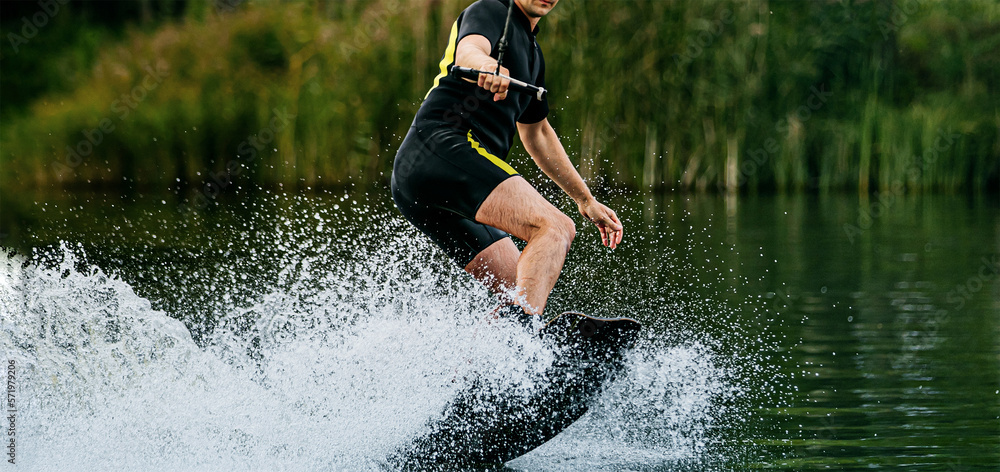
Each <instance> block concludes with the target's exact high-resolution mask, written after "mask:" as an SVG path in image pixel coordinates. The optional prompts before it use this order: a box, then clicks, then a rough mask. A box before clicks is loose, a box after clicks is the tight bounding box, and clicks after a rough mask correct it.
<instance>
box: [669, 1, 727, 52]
mask: <svg viewBox="0 0 1000 472" xmlns="http://www.w3.org/2000/svg"><path fill="white" fill-rule="evenodd" d="M734 21H736V16H735V15H734V14H733V11H732V10H730V9H728V8H726V9H724V10H722V13H721V14H720V15H719V17H718V18H716V19H715V20H714V21H712V22H711V23H710V27H709V29H706V30H703V31H700V32H699V33H698V34H696V35H693V36H689V37H688V38H687V41H685V47H684V52H683V53H681V54H674V64H676V65H677V66H686V65H688V64H690V63H691V62H692V61H694V60H695V59H697V58H699V57H701V55H702V54H703V53H704V52H705V50H706V49H708V48H710V47H712V45H713V44H715V41H716V40H717V39H719V37H720V36H722V34H723V33H724V32H725V31H726V26H727V25H731V24H733V22H734Z"/></svg>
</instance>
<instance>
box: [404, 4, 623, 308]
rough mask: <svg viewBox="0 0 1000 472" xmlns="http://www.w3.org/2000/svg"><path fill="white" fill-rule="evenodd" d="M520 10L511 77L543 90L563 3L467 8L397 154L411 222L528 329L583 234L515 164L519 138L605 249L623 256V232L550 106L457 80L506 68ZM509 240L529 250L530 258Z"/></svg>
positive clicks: (497, 82)
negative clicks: (573, 157) (541, 29)
mask: <svg viewBox="0 0 1000 472" xmlns="http://www.w3.org/2000/svg"><path fill="white" fill-rule="evenodd" d="M509 1H514V2H515V6H514V8H513V12H512V19H511V22H510V24H509V26H508V27H507V29H508V32H507V36H506V38H507V49H506V50H505V52H504V54H503V58H502V60H503V63H502V64H499V69H500V73H501V74H504V75H507V76H510V77H513V78H515V79H519V80H522V81H525V82H528V83H531V84H536V85H538V86H544V81H545V63H544V59H543V58H542V52H541V49H540V48H539V47H538V45H537V44H536V43H535V35H536V34H537V33H538V27H537V25H538V21H539V20H540V19H541V18H542V17H543V16H545V15H546V14H548V13H549V12H550V11H552V8H553V7H554V6H555V4H556V3H558V1H559V0H479V1H477V2H476V3H474V4H472V5H471V6H469V7H468V8H466V9H465V11H463V12H462V13H461V14H460V15H459V17H458V19H457V20H456V21H455V24H454V25H453V26H452V28H451V33H450V35H449V38H448V46H447V48H446V50H445V54H444V57H443V58H442V59H441V63H440V74H439V75H438V76H437V77H436V78H435V79H434V85H433V87H431V89H430V91H428V92H427V95H426V96H425V98H424V102H423V103H422V104H421V106H420V109H419V111H417V114H416V117H414V119H413V124H412V126H411V127H410V130H409V132H408V133H407V135H406V138H405V139H404V140H403V143H402V145H401V146H400V149H399V151H398V153H397V154H396V159H395V162H394V163H393V173H392V196H393V199H394V200H395V202H396V206H397V207H398V208H399V210H400V212H402V213H403V216H404V217H406V219H407V220H409V221H410V222H411V223H413V224H414V225H415V226H416V227H417V228H419V229H420V230H421V231H422V232H424V233H425V234H427V235H428V236H429V237H430V238H431V239H432V240H433V241H434V242H435V243H437V245H438V246H440V247H441V248H442V249H444V250H445V252H447V253H448V255H449V256H451V258H452V259H453V260H455V262H456V263H458V264H459V265H460V266H461V267H464V268H465V271H466V272H468V273H469V274H471V275H472V276H473V277H475V278H476V279H477V280H479V281H481V282H482V283H484V284H485V285H486V286H487V287H489V288H490V289H491V290H492V291H493V292H494V293H496V294H498V295H500V297H501V300H502V302H503V303H505V304H508V306H507V307H505V310H506V311H508V312H509V313H508V314H509V315H510V316H512V317H514V318H516V319H519V320H521V321H522V322H529V321H530V320H532V319H536V320H537V319H539V318H540V316H541V314H542V311H543V310H544V309H545V304H546V301H547V300H548V297H549V293H550V292H551V291H552V287H553V286H554V285H555V283H556V279H558V278H559V272H560V271H561V270H562V266H563V263H564V262H565V260H566V254H567V253H568V252H569V247H570V243H571V242H572V241H573V238H574V237H575V236H576V228H575V226H574V224H573V220H572V219H570V218H569V217H568V216H566V215H564V214H563V213H562V212H560V211H559V210H558V209H557V208H556V207H555V206H553V205H552V204H551V203H549V202H548V201H547V200H545V198H544V197H542V196H541V195H540V194H539V193H538V192H537V191H536V190H535V189H534V188H533V187H532V186H531V184H529V183H528V182H527V181H526V180H525V179H524V178H523V177H521V176H520V175H518V173H517V172H516V171H515V170H514V169H513V168H511V166H510V165H508V164H507V163H506V162H505V161H504V159H505V158H506V156H507V153H508V152H509V151H510V147H511V145H512V143H513V133H514V130H515V129H516V130H517V132H518V135H519V136H520V138H521V142H522V143H523V144H524V148H525V149H526V150H527V151H528V154H530V155H531V158H532V160H534V161H535V163H536V164H537V165H538V167H539V168H540V169H541V170H542V171H543V172H544V173H545V175H547V176H548V177H549V178H550V179H552V180H553V181H554V182H555V183H556V184H558V185H559V187H560V188H562V190H563V191H565V192H566V193H567V194H568V195H569V196H570V197H572V198H573V200H574V201H575V202H576V204H577V207H578V208H579V211H580V213H581V214H582V215H583V216H584V217H586V218H587V219H588V220H590V221H591V222H593V223H594V224H595V225H597V228H598V229H599V231H600V234H601V241H602V242H603V243H604V245H605V246H608V247H610V248H612V249H614V248H615V247H616V246H617V245H618V244H619V243H620V242H621V239H622V231H623V228H622V224H621V222H620V221H619V220H618V216H617V215H616V214H615V212H614V211H612V210H611V209H610V208H608V207H606V206H605V205H603V204H601V203H599V202H598V201H597V200H596V199H594V196H593V195H592V194H591V192H590V190H589V189H588V188H587V185H586V184H585V183H584V182H583V179H582V178H581V177H580V174H579V173H577V171H576V169H575V168H574V167H573V164H572V163H571V162H570V160H569V157H568V156H567V154H566V151H565V149H563V146H562V144H561V143H560V142H559V138H558V136H557V135H556V133H555V131H554V130H553V129H552V126H551V125H550V124H549V122H548V119H547V118H546V117H547V115H548V111H549V106H548V101H547V99H546V100H537V99H536V98H535V97H531V96H528V94H523V93H513V92H511V93H509V94H508V91H507V87H508V85H509V81H508V80H506V79H502V78H501V77H499V76H495V75H493V74H480V75H479V81H478V83H476V82H472V81H468V80H465V79H459V78H456V77H453V76H451V75H449V74H448V71H449V67H450V66H451V65H454V64H457V65H459V66H463V67H470V68H474V69H479V70H481V71H487V72H494V71H496V70H497V67H498V64H497V57H498V52H499V51H498V47H499V43H500V39H501V36H502V35H503V33H504V25H505V19H506V18H507V12H508V10H507V9H508V6H509V3H508V2H509ZM508 233H509V234H512V235H514V236H516V237H518V238H520V239H522V240H524V241H525V242H526V245H525V248H524V251H523V252H520V251H518V249H517V246H515V245H514V242H513V241H511V239H510V238H509V237H508Z"/></svg>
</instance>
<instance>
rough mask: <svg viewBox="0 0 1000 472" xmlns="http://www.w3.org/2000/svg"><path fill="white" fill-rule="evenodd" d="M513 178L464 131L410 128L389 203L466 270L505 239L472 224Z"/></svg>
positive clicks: (512, 173)
mask: <svg viewBox="0 0 1000 472" xmlns="http://www.w3.org/2000/svg"><path fill="white" fill-rule="evenodd" d="M515 175H518V174H517V171H515V170H514V169H513V168H512V167H511V166H510V165H508V164H507V163H506V162H504V161H503V160H502V159H500V158H498V157H496V156H495V155H493V154H491V153H490V152H489V151H488V150H486V149H484V148H483V146H482V145H481V144H479V142H478V141H477V140H476V139H475V138H474V137H473V135H472V132H471V131H468V130H461V129H456V128H454V127H452V126H450V125H448V124H434V125H426V126H420V127H418V126H412V127H410V131H409V132H408V133H406V138H404V139H403V144H402V145H400V147H399V151H398V152H397V153H396V159H395V161H394V162H393V166H392V199H393V200H394V201H395V202H396V207H398V208H399V211H400V212H401V213H402V214H403V216H404V217H405V218H406V219H407V220H409V222H410V223H413V225H414V226H416V227H417V228H418V229H420V231H422V232H423V233H424V234H426V235H427V236H430V238H431V239H432V240H433V241H434V242H435V243H436V244H437V245H438V246H440V247H441V249H444V251H445V252H446V253H448V255H449V256H450V257H451V258H452V260H454V261H455V263H457V264H458V265H459V266H461V267H465V266H466V265H468V264H469V262H472V259H474V258H475V257H476V254H479V253H480V252H481V251H482V250H483V249H486V248H487V247H488V246H490V245H491V244H493V243H495V242H496V241H499V240H500V239H503V238H506V237H507V233H505V232H503V231H500V230H499V229H496V228H494V227H492V226H488V225H485V224H482V223H477V222H476V221H475V219H476V211H478V210H479V206H480V205H482V204H483V201H485V200H486V197H487V196H489V194H490V192H492V191H493V189H494V188H496V186H497V185H500V182H503V181H504V180H507V179H508V178H510V177H513V176H515Z"/></svg>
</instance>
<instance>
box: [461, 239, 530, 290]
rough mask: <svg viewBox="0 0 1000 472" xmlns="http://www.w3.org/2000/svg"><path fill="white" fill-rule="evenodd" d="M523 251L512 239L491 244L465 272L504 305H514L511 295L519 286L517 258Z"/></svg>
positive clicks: (467, 266) (466, 267) (468, 265)
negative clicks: (498, 298) (497, 297)
mask: <svg viewBox="0 0 1000 472" xmlns="http://www.w3.org/2000/svg"><path fill="white" fill-rule="evenodd" d="M520 255H521V251H519V250H518V249H517V246H515V245H514V242H513V241H511V240H510V238H503V239H501V240H499V241H497V242H495V243H493V244H491V245H490V246H489V247H487V248H486V249H483V251H482V252H480V253H479V254H477V255H476V258H475V259H473V260H472V261H471V262H469V263H468V264H467V265H466V266H465V271H466V272H468V273H469V274H471V275H472V277H474V278H475V279H476V280H478V281H480V282H482V284H483V285H485V286H486V287H487V288H489V289H490V291H491V292H493V293H494V294H496V295H498V296H500V300H501V301H502V302H503V303H504V304H510V303H514V300H513V299H512V298H511V294H512V292H513V290H514V287H515V285H516V284H517V258H518V256H520Z"/></svg>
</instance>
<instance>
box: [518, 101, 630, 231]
mask: <svg viewBox="0 0 1000 472" xmlns="http://www.w3.org/2000/svg"><path fill="white" fill-rule="evenodd" d="M517 132H518V134H519V135H520V136H521V142H522V143H524V148H525V149H526V150H527V151H528V154H529V155H531V159H532V160H534V161H535V164H537V165H538V168H539V169H541V170H542V172H544V173H545V175H547V176H548V177H549V178H550V179H552V181H553V182H555V183H556V185H558V186H559V188H561V189H562V190H563V191H564V192H566V194H567V195H569V196H570V198H572V199H573V201H574V202H576V205H577V208H578V209H579V210H580V214H582V215H583V216H584V217H586V218H587V219H588V220H590V221H591V222H593V223H594V224H595V225H597V229H598V230H600V232H601V242H603V243H604V245H605V246H608V247H610V248H611V249H614V248H615V247H617V246H618V243H620V242H621V241H622V233H623V227H622V224H621V221H619V219H618V215H617V214H615V212H614V211H613V210H612V209H610V208H608V207H607V206H605V205H604V204H602V203H600V202H598V201H597V199H595V198H594V195H593V194H592V193H590V189H589V188H588V187H587V184H586V183H585V182H584V181H583V178H582V177H580V173H579V172H577V171H576V168H575V167H573V163H572V162H571V161H570V160H569V155H568V154H566V149H565V148H563V145H562V143H561V142H559V136H558V135H556V131H555V130H554V129H552V125H551V124H549V120H548V119H543V120H542V121H539V122H538V123H532V124H523V123H518V124H517Z"/></svg>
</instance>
